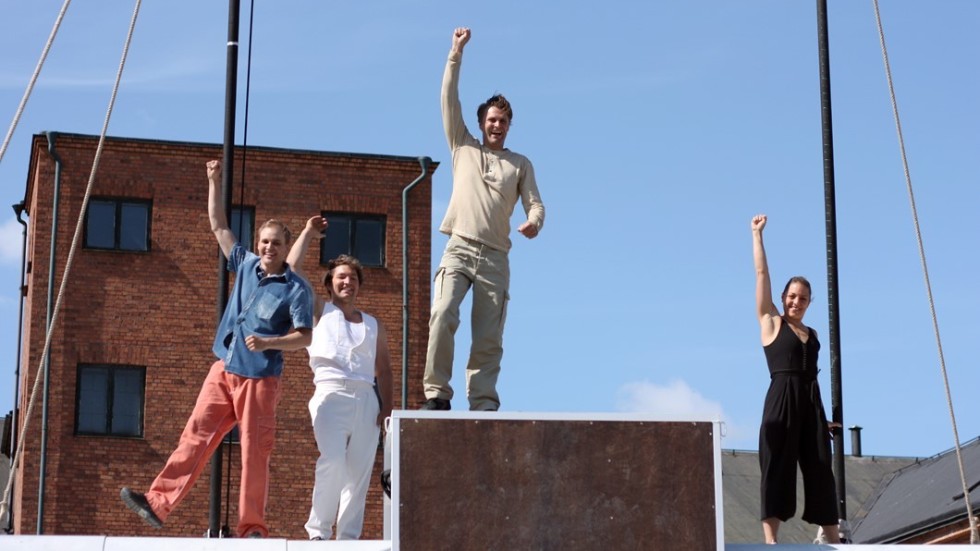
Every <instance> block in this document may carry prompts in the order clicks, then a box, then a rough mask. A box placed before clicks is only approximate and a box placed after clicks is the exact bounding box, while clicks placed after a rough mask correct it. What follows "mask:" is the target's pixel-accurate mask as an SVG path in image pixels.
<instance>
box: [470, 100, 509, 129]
mask: <svg viewBox="0 0 980 551" xmlns="http://www.w3.org/2000/svg"><path fill="white" fill-rule="evenodd" d="M491 107H496V108H497V109H500V110H501V111H503V112H504V113H507V120H508V121H510V122H513V121H514V109H513V108H511V106H510V102H509V101H507V98H505V97H504V95H503V94H494V95H492V96H490V99H488V100H487V101H485V102H483V103H481V104H480V106H479V107H477V108H476V118H477V120H479V121H480V126H483V119H485V118H486V116H487V111H489V110H490V108H491Z"/></svg>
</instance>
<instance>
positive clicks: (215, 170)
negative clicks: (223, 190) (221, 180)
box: [208, 160, 221, 180]
mask: <svg viewBox="0 0 980 551" xmlns="http://www.w3.org/2000/svg"><path fill="white" fill-rule="evenodd" d="M220 176H221V161H217V160H215V161H208V180H217V179H218V177H220Z"/></svg>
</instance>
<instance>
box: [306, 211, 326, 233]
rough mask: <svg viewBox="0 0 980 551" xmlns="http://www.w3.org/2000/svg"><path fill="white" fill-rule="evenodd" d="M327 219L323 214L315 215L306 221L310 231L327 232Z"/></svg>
mask: <svg viewBox="0 0 980 551" xmlns="http://www.w3.org/2000/svg"><path fill="white" fill-rule="evenodd" d="M327 226H329V224H328V223H327V219H326V218H324V217H322V216H319V215H317V216H314V217H312V218H310V219H309V220H307V221H306V229H307V230H309V231H310V232H316V233H325V232H326V231H327Z"/></svg>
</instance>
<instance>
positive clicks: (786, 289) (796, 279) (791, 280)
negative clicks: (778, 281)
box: [780, 276, 813, 301]
mask: <svg viewBox="0 0 980 551" xmlns="http://www.w3.org/2000/svg"><path fill="white" fill-rule="evenodd" d="M794 283H799V284H800V285H803V286H804V287H806V290H807V292H809V293H810V300H811V301H812V300H813V289H812V288H810V282H809V281H807V280H806V278H805V277H803V276H793V277H791V278H789V281H787V282H786V286H785V287H783V294H782V295H780V296H782V297H783V298H784V299H785V298H786V293H787V292H789V286H790V285H792V284H794Z"/></svg>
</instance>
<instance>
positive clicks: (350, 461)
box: [287, 216, 392, 540]
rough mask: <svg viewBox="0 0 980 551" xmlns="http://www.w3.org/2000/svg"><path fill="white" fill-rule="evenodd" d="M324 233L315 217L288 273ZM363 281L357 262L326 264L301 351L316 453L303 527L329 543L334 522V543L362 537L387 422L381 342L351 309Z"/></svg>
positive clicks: (371, 321)
mask: <svg viewBox="0 0 980 551" xmlns="http://www.w3.org/2000/svg"><path fill="white" fill-rule="evenodd" d="M326 228H327V221H326V220H325V219H324V218H323V217H320V216H314V217H313V218H310V219H309V221H308V222H307V223H306V227H305V228H304V229H303V233H301V234H300V236H299V238H298V239H297V240H296V245H294V246H293V248H292V250H290V251H289V256H288V257H287V262H288V263H289V265H290V267H291V268H292V269H293V271H294V272H297V273H302V272H301V269H300V264H301V263H302V259H303V257H304V256H306V251H307V249H308V248H309V244H310V242H311V241H312V240H313V237H314V235H320V234H322V233H323V232H324V231H325V230H326ZM363 280H364V273H363V269H362V268H361V263H360V262H359V261H358V260H357V259H356V258H354V257H352V256H348V255H340V256H339V257H337V258H335V259H333V260H331V261H329V263H328V264H327V274H326V276H325V277H324V278H323V284H324V286H325V287H326V289H327V300H324V299H323V298H321V297H319V296H317V297H316V306H315V309H314V328H313V342H312V343H311V344H310V346H309V347H307V351H308V352H309V355H310V367H311V368H312V369H313V384H314V385H316V390H315V391H314V393H313V398H312V399H311V400H310V404H309V408H310V416H311V417H312V419H313V433H314V435H315V436H316V445H317V448H318V449H319V451H320V457H319V458H318V459H317V461H316V474H315V477H314V485H313V506H312V508H311V509H310V517H309V520H307V521H306V531H307V532H308V533H309V535H310V539H312V540H328V539H330V538H331V537H332V536H333V525H334V523H335V522H336V526H337V532H336V534H337V539H338V540H356V539H359V538H360V537H361V529H362V527H363V525H364V503H365V500H366V497H367V490H368V486H369V484H370V481H371V470H372V468H373V467H374V459H375V455H376V453H377V450H378V437H379V434H380V432H379V431H380V427H381V425H382V423H383V421H384V419H385V418H386V417H388V416H389V415H391V403H392V402H391V386H392V375H391V361H390V357H389V353H388V338H387V335H386V334H385V330H384V326H383V325H381V323H379V322H378V320H377V319H375V318H374V317H373V316H371V315H369V314H367V313H365V312H361V311H360V310H358V309H357V307H356V306H355V301H356V300H357V294H358V291H359V290H360V285H361V282H362V281H363Z"/></svg>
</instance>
